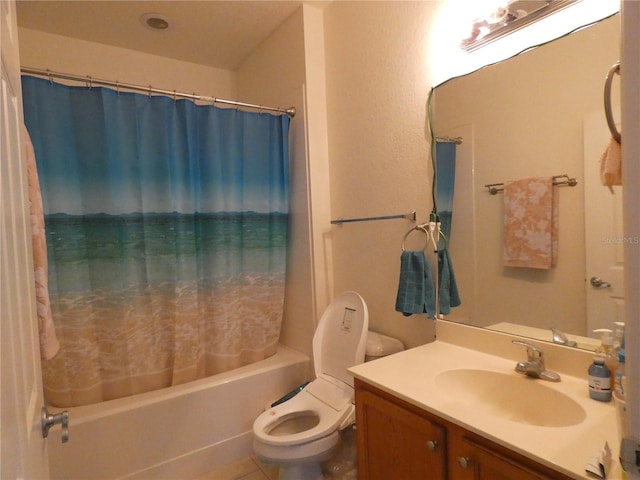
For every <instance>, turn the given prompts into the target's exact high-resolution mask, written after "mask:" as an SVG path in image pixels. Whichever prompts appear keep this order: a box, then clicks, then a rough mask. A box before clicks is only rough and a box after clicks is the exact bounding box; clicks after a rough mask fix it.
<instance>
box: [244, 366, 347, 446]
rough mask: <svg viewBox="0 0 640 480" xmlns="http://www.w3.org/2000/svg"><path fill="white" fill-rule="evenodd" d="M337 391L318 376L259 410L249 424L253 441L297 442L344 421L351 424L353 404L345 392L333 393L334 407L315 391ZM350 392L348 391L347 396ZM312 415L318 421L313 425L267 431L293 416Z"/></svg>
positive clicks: (338, 426) (323, 434)
mask: <svg viewBox="0 0 640 480" xmlns="http://www.w3.org/2000/svg"><path fill="white" fill-rule="evenodd" d="M332 389H333V390H338V387H336V386H335V385H331V384H328V383H327V380H325V379H322V378H319V379H316V380H314V381H313V382H311V383H310V384H309V385H307V387H306V388H305V389H304V390H303V391H302V392H300V393H299V394H298V395H296V396H295V397H293V398H292V399H291V400H288V401H286V402H284V403H281V404H280V405H276V406H275V407H273V408H270V409H269V410H267V411H265V412H263V413H262V414H260V415H259V416H258V418H256V420H255V422H254V424H253V432H254V434H255V437H256V439H257V440H259V441H261V442H263V443H266V444H269V445H278V446H289V445H299V444H303V443H308V442H312V441H314V440H317V439H319V438H322V437H326V436H327V435H330V434H331V433H333V432H336V431H337V430H340V429H341V428H344V427H345V426H346V425H347V424H349V423H353V418H354V417H355V407H354V405H353V403H352V402H351V398H350V397H349V396H348V395H347V394H346V393H347V392H346V391H344V390H343V391H342V393H340V392H333V396H334V400H335V399H336V398H338V397H341V398H339V399H338V400H336V401H335V403H334V406H332V405H330V404H328V403H325V402H324V401H322V400H321V399H320V398H318V397H317V396H316V395H314V393H313V392H314V391H315V392H321V393H326V392H328V391H330V390H332ZM352 395H353V393H351V396H352ZM308 416H315V417H316V418H317V421H318V423H317V424H316V425H314V426H313V427H311V428H309V429H306V430H303V431H300V432H297V433H292V434H288V435H272V434H271V432H272V431H273V430H274V429H276V427H278V426H280V425H282V424H283V423H284V422H287V421H290V420H294V419H296V418H297V417H308Z"/></svg>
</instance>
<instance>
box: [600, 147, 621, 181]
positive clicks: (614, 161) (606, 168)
mask: <svg viewBox="0 0 640 480" xmlns="http://www.w3.org/2000/svg"><path fill="white" fill-rule="evenodd" d="M600 179H601V181H602V185H604V186H605V187H609V190H610V191H611V193H613V188H611V187H612V186H613V185H622V151H621V148H620V144H619V143H618V142H616V141H615V140H614V139H613V138H612V139H611V140H610V141H609V145H607V148H606V150H605V151H604V152H603V153H602V156H601V157H600Z"/></svg>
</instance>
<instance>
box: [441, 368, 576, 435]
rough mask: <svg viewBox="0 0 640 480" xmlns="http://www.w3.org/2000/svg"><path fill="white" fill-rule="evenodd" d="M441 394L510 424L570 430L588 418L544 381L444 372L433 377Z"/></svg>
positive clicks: (469, 371)
mask: <svg viewBox="0 0 640 480" xmlns="http://www.w3.org/2000/svg"><path fill="white" fill-rule="evenodd" d="M435 381H436V385H437V386H438V388H439V389H440V391H441V392H443V393H445V394H447V395H450V396H451V397H453V398H455V401H456V402H458V403H461V404H463V405H468V406H469V408H473V409H476V410H480V411H483V412H486V413H490V414H491V415H494V416H496V417H501V418H503V419H506V420H511V421H513V422H518V423H524V424H528V425H536V426H540V427H569V426H571V425H576V424H578V423H580V422H582V421H583V420H584V419H585V418H586V416H587V414H586V412H585V411H584V409H583V408H582V407H581V406H580V404H578V403H577V402H576V401H575V400H573V399H572V398H570V397H568V396H567V395H565V394H563V393H561V392H558V391H557V390H554V389H552V388H549V387H546V386H545V385H544V384H543V383H542V382H544V380H538V379H533V378H530V377H527V376H525V375H519V374H517V373H514V374H513V375H509V374H506V373H500V372H492V371H488V370H473V369H463V370H447V371H445V372H442V373H440V374H438V375H437V376H436V379H435Z"/></svg>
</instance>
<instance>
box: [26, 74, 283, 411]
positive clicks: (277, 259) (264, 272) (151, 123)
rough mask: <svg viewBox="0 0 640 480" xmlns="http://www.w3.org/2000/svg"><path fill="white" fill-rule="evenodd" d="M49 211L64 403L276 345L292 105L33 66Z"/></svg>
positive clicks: (57, 395)
mask: <svg viewBox="0 0 640 480" xmlns="http://www.w3.org/2000/svg"><path fill="white" fill-rule="evenodd" d="M23 98H24V112H25V124H26V127H27V129H28V131H29V134H30V135H31V139H32V142H33V146H34V150H35V154H36V161H37V167H38V173H39V176H40V184H41V191H42V198H43V205H44V213H45V228H46V236H47V247H48V262H49V293H50V296H51V307H52V312H53V317H54V323H55V325H56V333H57V336H58V339H59V341H60V346H61V347H60V351H59V352H58V354H57V355H56V356H55V357H54V358H53V359H51V360H46V361H43V377H44V378H43V380H44V387H45V395H46V397H47V400H48V402H49V403H50V404H52V405H54V406H59V407H67V406H77V405H85V404H90V403H95V402H100V401H103V400H109V399H114V398H119V397H122V396H127V395H132V394H135V393H139V392H145V391H150V390H155V389H159V388H164V387H167V386H171V385H177V384H181V383H184V382H188V381H191V380H195V379H198V378H202V377H205V376H209V375H212V374H216V373H219V372H223V371H226V370H229V369H232V368H236V367H239V366H242V365H246V364H249V363H252V362H255V361H258V360H261V359H264V358H266V357H268V356H270V355H272V354H273V353H275V351H276V348H277V344H278V338H279V333H280V325H281V321H282V311H283V302H284V283H285V263H286V246H287V223H288V212H289V200H288V130H289V117H287V116H285V115H283V116H276V115H271V114H267V113H258V112H243V111H239V110H236V109H226V108H224V109H223V108H217V107H214V106H211V105H196V104H195V103H194V102H192V101H190V100H175V99H173V98H169V97H165V96H150V95H140V94H135V93H128V92H118V91H115V90H111V89H107V88H95V87H94V88H88V87H77V86H67V85H61V84H56V83H54V82H50V81H49V80H46V79H40V78H36V77H29V76H24V77H23Z"/></svg>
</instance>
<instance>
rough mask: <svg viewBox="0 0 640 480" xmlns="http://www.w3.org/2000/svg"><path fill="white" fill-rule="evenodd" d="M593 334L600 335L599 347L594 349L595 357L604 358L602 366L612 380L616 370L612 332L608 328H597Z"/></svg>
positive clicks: (616, 360) (616, 363)
mask: <svg viewBox="0 0 640 480" xmlns="http://www.w3.org/2000/svg"><path fill="white" fill-rule="evenodd" d="M593 333H596V334H599V335H600V346H599V347H598V348H597V349H596V355H597V356H599V357H602V358H604V364H605V365H606V366H607V368H608V369H609V374H610V375H611V378H613V376H614V375H615V372H616V369H617V368H618V359H617V358H616V353H615V351H614V348H613V331H612V330H611V329H609V328H597V329H596V330H594V331H593Z"/></svg>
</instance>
